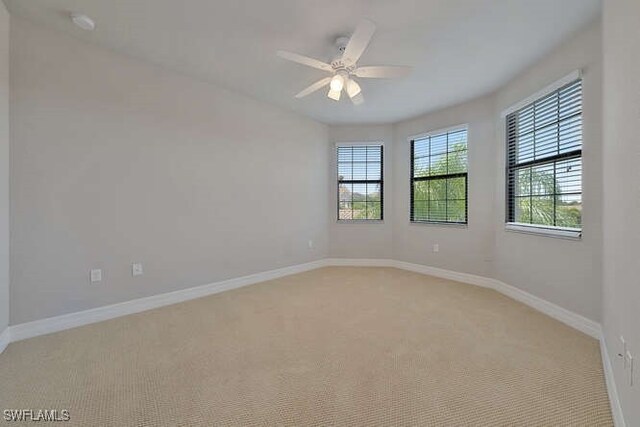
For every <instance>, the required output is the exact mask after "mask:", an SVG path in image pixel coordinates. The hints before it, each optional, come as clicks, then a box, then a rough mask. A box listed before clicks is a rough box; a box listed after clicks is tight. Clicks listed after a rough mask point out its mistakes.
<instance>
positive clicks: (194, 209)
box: [0, 18, 329, 324]
mask: <svg viewBox="0 0 640 427" xmlns="http://www.w3.org/2000/svg"><path fill="white" fill-rule="evenodd" d="M11 75H12V79H11V88H12V97H11V109H12V114H11V127H12V139H11V166H12V180H11V194H12V196H11V227H12V228H11V229H12V236H11V245H12V255H11V256H12V257H11V261H12V264H11V265H12V271H11V279H12V280H11V323H12V324H17V323H21V322H27V321H31V320H35V319H42V318H46V317H49V316H55V315H60V314H64V313H69V312H76V311H80V310H83V309H89V308H93V307H98V306H102V305H106V304H112V303H117V302H120V301H126V300H130V299H133V298H138V297H144V296H148V295H154V294H159V293H163V292H168V291H173V290H177V289H180V288H186V287H191V286H196V285H202V284H206V283H210V282H214V281H218V280H222V279H225V278H230V277H238V276H242V275H246V274H250V273H255V272H260V271H266V270H270V269H274V268H278V267H284V266H287V265H292V264H298V263H303V262H306V261H311V260H315V259H319V258H324V257H326V256H327V248H328V237H327V236H328V224H329V220H328V218H327V211H328V197H327V194H328V191H329V188H328V182H329V179H328V170H327V166H326V165H327V164H328V163H329V158H328V152H327V148H326V147H327V140H328V134H327V128H326V126H324V125H321V124H318V123H315V122H313V121H311V120H308V119H306V118H302V117H299V116H296V115H293V114H291V113H288V112H284V111H282V110H279V109H276V108H274V107H271V106H268V105H265V104H263V103H260V102H257V101H254V100H252V99H249V98H246V97H243V96H240V95H237V94H235V93H232V92H229V91H227V90H223V89H221V88H219V87H216V86H213V85H210V84H205V83H200V82H197V81H194V80H193V79H190V78H186V77H182V76H180V75H177V74H173V73H170V72H166V71H164V70H162V69H160V68H157V67H154V66H151V65H148V64H146V63H143V62H139V61H137V60H133V59H129V58H127V57H124V56H121V55H118V54H115V53H112V52H111V51H108V50H103V49H100V48H97V47H95V46H93V45H88V44H86V43H84V42H80V41H78V40H76V39H73V38H70V37H68V36H65V35H61V34H59V33H56V32H52V31H49V30H47V29H45V28H42V27H38V26H34V25H32V24H30V23H28V22H26V21H23V20H21V19H18V18H15V19H13V20H12V26H11ZM1 158H2V157H1V156H0V159H1ZM1 188H2V186H1V182H0V195H1ZM309 240H313V241H314V247H313V248H312V249H310V248H309V247H308V241H309ZM134 261H139V262H142V263H143V264H144V269H145V274H144V275H143V276H141V277H137V278H132V277H131V267H130V263H131V262H134ZM91 268H102V269H103V275H104V278H103V281H102V282H101V283H100V284H90V283H89V276H88V275H89V270H90V269H91Z"/></svg>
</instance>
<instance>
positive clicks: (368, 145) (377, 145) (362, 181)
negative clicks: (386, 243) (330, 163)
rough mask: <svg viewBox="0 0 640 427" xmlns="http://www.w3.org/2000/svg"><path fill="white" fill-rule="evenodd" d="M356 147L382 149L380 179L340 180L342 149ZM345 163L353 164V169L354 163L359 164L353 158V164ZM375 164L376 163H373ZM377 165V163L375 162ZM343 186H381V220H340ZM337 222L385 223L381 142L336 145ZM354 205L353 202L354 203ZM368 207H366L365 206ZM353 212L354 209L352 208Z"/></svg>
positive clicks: (381, 154) (366, 162) (381, 153)
mask: <svg viewBox="0 0 640 427" xmlns="http://www.w3.org/2000/svg"><path fill="white" fill-rule="evenodd" d="M354 147H366V148H367V150H368V149H369V148H371V147H375V148H379V149H380V179H368V178H365V179H350V180H346V179H340V163H341V162H340V149H343V148H354ZM344 163H351V164H352V167H353V163H359V162H354V161H353V158H352V160H351V162H344ZM364 163H365V168H366V167H367V166H366V165H367V164H368V163H369V161H368V159H367V160H365V162H364ZM372 163H374V162H372ZM375 163H377V162H375ZM352 178H353V173H352ZM341 184H359V185H360V184H364V185H367V184H377V185H379V188H380V202H379V203H380V217H379V218H355V219H354V218H344V219H341V218H340V202H341V200H340V185H341ZM336 199H337V200H336V221H338V222H381V221H384V144H383V143H380V142H377V143H376V142H366V143H365V142H363V143H342V144H336ZM352 203H353V201H352ZM365 203H367V201H366V200H365ZM365 206H366V205H365ZM351 209H352V212H353V207H352V208H351ZM365 216H368V212H367V213H366V214H365Z"/></svg>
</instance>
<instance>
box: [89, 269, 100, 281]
mask: <svg viewBox="0 0 640 427" xmlns="http://www.w3.org/2000/svg"><path fill="white" fill-rule="evenodd" d="M90 277H91V283H96V282H99V281H101V280H102V270H100V269H99V268H94V269H93V270H91V273H90Z"/></svg>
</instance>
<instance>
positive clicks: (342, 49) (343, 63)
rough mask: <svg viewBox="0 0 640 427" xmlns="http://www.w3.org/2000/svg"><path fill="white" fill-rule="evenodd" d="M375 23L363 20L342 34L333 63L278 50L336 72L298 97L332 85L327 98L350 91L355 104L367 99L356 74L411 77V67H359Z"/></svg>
mask: <svg viewBox="0 0 640 427" xmlns="http://www.w3.org/2000/svg"><path fill="white" fill-rule="evenodd" d="M375 29H376V27H375V25H374V24H373V22H371V21H368V20H363V21H362V22H361V23H360V25H358V27H357V28H356V30H355V31H354V33H353V35H352V36H351V37H350V38H349V37H339V38H338V39H337V40H336V46H337V48H338V55H337V57H336V58H335V59H334V60H333V61H331V63H330V64H328V63H326V62H323V61H320V60H318V59H314V58H309V57H307V56H304V55H299V54H297V53H293V52H287V51H282V50H280V51H278V52H277V54H278V56H280V57H281V58H283V59H286V60H288V61H292V62H296V63H298V64H302V65H306V66H308V67H312V68H316V69H319V70H322V71H325V72H329V73H331V74H332V76H331V77H326V78H324V79H322V80H318V81H317V82H315V83H313V84H312V85H311V86H309V87H307V88H306V89H304V90H302V91H300V92H299V93H298V94H296V96H295V97H296V98H302V97H305V96H307V95H310V94H312V93H313V92H316V91H318V90H320V89H322V88H323V87H325V86H329V92H328V93H327V97H329V98H330V99H333V100H334V101H339V100H340V95H341V94H342V91H343V90H344V91H346V92H347V95H348V96H349V99H351V102H353V104H354V105H360V104H362V103H363V102H364V97H363V95H362V88H361V87H360V85H359V84H358V82H357V81H355V80H354V77H359V78H369V79H391V78H399V77H404V76H407V75H408V74H409V73H410V72H411V67H398V66H388V65H377V66H365V67H358V65H357V63H358V60H359V59H360V57H361V56H362V54H363V53H364V51H365V49H366V48H367V46H369V43H370V42H371V38H372V37H373V33H374V32H375Z"/></svg>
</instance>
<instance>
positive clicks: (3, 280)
mask: <svg viewBox="0 0 640 427" xmlns="http://www.w3.org/2000/svg"><path fill="white" fill-rule="evenodd" d="M8 325H9V13H8V12H7V10H6V9H5V7H4V3H2V4H0V334H1V333H2V331H4V330H5V328H6V327H7V326H8Z"/></svg>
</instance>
